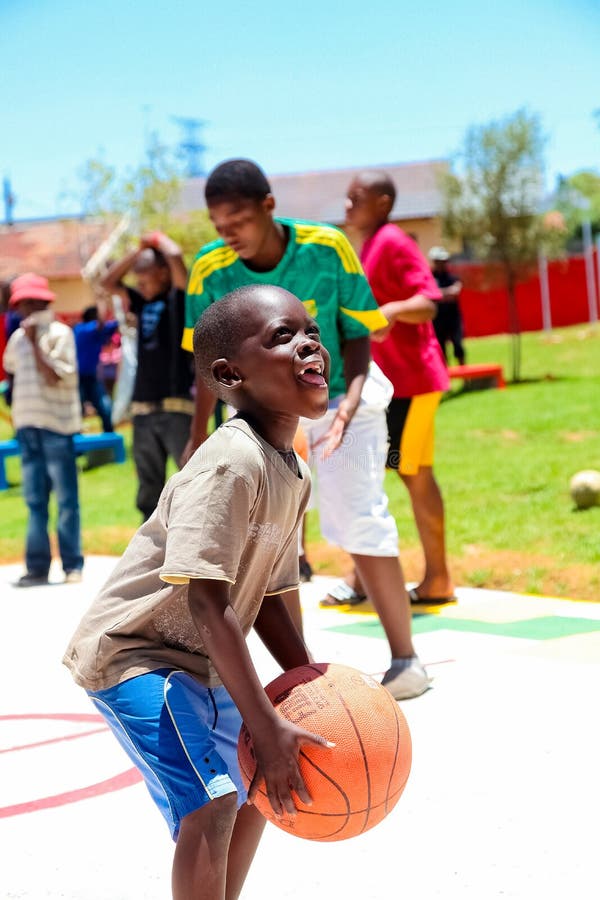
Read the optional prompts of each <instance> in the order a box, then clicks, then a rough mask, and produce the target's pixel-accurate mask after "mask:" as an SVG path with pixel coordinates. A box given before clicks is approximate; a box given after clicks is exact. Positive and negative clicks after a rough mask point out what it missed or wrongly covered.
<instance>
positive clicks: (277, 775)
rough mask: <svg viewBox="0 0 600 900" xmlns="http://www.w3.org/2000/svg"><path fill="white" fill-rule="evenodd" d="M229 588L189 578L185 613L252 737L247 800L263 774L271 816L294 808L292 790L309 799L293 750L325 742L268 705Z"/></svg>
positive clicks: (303, 798)
mask: <svg viewBox="0 0 600 900" xmlns="http://www.w3.org/2000/svg"><path fill="white" fill-rule="evenodd" d="M229 591H230V585H229V583H228V582H224V581H211V580H208V579H206V580H205V579H201V580H200V579H192V580H191V581H190V585H189V589H188V603H189V607H190V612H191V614H192V617H193V619H194V622H195V624H196V626H197V628H198V632H199V633H200V636H201V638H202V641H203V643H204V646H205V648H206V651H207V653H208V655H209V656H210V659H211V661H212V663H213V665H214V667H215V669H216V670H217V672H218V673H219V676H220V678H221V680H222V682H223V684H224V685H225V687H226V688H227V690H228V691H229V693H230V694H231V697H232V698H233V702H234V703H235V705H236V706H237V708H238V709H239V711H240V714H241V716H242V718H243V720H244V722H245V723H246V726H247V727H248V729H249V731H250V733H251V735H252V740H253V742H254V751H255V754H256V760H257V769H256V775H255V777H254V780H253V782H252V785H251V786H250V790H249V792H248V799H249V800H252V798H253V796H254V795H255V793H256V790H257V788H258V783H259V781H260V779H261V777H264V779H265V783H266V790H267V795H268V797H269V801H270V803H271V806H272V807H273V811H274V812H275V814H276V815H281V814H282V813H283V812H284V811H285V812H287V813H289V814H290V815H293V814H294V812H295V810H296V807H295V804H294V800H293V797H292V791H295V792H296V793H297V795H298V796H299V797H300V799H301V800H302V801H303V802H305V803H310V796H309V794H308V791H307V790H306V787H305V785H304V782H303V780H302V776H301V775H300V770H299V768H298V751H299V748H300V746H301V745H302V744H306V743H312V744H318V745H320V746H322V745H323V744H326V743H327V742H326V741H325V739H324V738H320V737H318V736H316V735H313V734H311V733H310V732H308V731H305V730H304V729H302V728H298V727H297V726H295V725H292V724H291V723H290V722H287V721H285V719H282V718H281V717H280V716H279V715H278V713H276V712H275V710H274V709H273V706H272V705H271V702H270V701H269V699H268V697H267V695H266V694H265V692H264V690H263V688H262V685H261V683H260V681H259V678H258V675H257V673H256V669H255V668H254V665H253V663H252V659H251V657H250V653H249V652H248V647H247V645H246V640H245V638H244V635H243V632H242V629H241V628H240V623H239V621H238V618H237V616H236V614H235V611H234V610H233V608H232V607H231V605H230V604H229Z"/></svg>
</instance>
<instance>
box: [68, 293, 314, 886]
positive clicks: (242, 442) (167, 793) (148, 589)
mask: <svg viewBox="0 0 600 900" xmlns="http://www.w3.org/2000/svg"><path fill="white" fill-rule="evenodd" d="M194 354H195V359H196V367H197V371H198V374H199V376H200V377H201V378H203V379H204V381H205V383H206V384H207V385H210V387H211V389H212V390H214V391H215V392H216V393H218V395H219V396H220V397H221V398H222V399H223V400H225V401H226V402H227V403H228V404H230V405H231V406H233V407H235V408H236V409H237V410H238V414H237V416H235V417H234V418H233V419H231V420H230V421H228V422H226V423H225V424H224V425H222V426H221V427H220V428H219V429H218V430H217V431H216V432H215V433H214V434H213V435H211V437H210V438H209V439H208V440H207V441H206V442H205V443H204V444H203V445H202V447H201V448H200V449H199V450H198V451H197V452H196V453H195V454H194V455H193V457H192V458H191V459H190V460H189V462H188V463H187V464H186V466H185V467H184V468H183V469H182V471H181V472H179V473H177V474H176V475H174V476H173V477H172V478H171V479H170V480H169V482H168V483H167V485H166V486H165V488H164V490H163V492H162V494H161V497H160V500H159V503H158V506H157V508H156V510H155V512H154V513H153V514H152V516H151V517H150V518H149V519H148V521H147V522H145V523H144V524H143V525H142V527H141V528H140V529H139V530H138V532H137V533H136V535H135V536H134V538H133V539H132V541H131V543H130V544H129V546H128V548H127V550H126V551H125V554H124V556H123V557H122V559H121V560H120V562H119V563H118V565H117V567H116V569H115V571H114V572H113V574H112V576H111V577H110V579H109V580H108V582H107V583H106V585H105V586H104V588H103V589H102V591H101V592H100V594H99V596H98V597H97V598H96V600H95V601H94V603H93V604H92V606H91V608H90V609H89V610H88V612H87V613H86V614H85V616H84V618H83V619H82V621H81V623H80V625H79V627H78V629H77V631H76V632H75V635H74V636H73V638H72V639H71V642H70V645H69V647H68V649H67V651H66V653H65V657H64V662H65V664H66V665H67V666H68V667H69V669H70V670H71V673H72V675H73V677H74V679H75V681H76V682H77V683H78V684H80V685H81V686H82V687H84V688H85V689H86V690H87V692H88V694H89V695H90V696H91V698H92V700H93V701H94V703H95V705H96V706H97V708H98V709H99V711H100V712H101V713H102V714H103V715H104V717H105V718H106V720H107V722H108V724H109V725H110V727H111V729H112V730H113V732H114V733H115V735H116V737H117V739H118V740H119V742H120V743H121V744H122V746H123V747H124V749H125V750H126V751H127V752H128V753H129V755H130V756H131V758H132V760H133V761H134V763H135V764H136V765H137V766H138V768H139V769H140V770H141V772H142V774H143V776H144V779H145V781H146V785H147V787H148V789H149V790H150V793H151V794H152V797H153V799H154V800H155V802H156V803H157V805H158V807H159V808H160V810H161V812H162V813H163V815H164V817H165V819H166V820H167V823H168V824H169V827H170V830H171V834H172V836H173V838H174V839H175V840H176V842H177V843H176V849H175V856H174V862H173V876H172V889H173V897H174V898H176V900H182V898H194V900H217V898H227V900H234V898H236V897H238V896H239V894H240V891H241V889H242V885H243V883H244V879H245V877H246V874H247V872H248V869H249V866H250V863H251V862H252V859H253V857H254V853H255V851H256V847H257V846H258V842H259V840H260V836H261V834H262V829H263V826H264V819H263V818H262V816H261V815H260V814H259V813H258V812H257V811H256V809H255V808H254V807H253V806H251V805H248V804H245V803H244V801H245V800H246V794H245V792H244V788H243V785H242V783H241V779H240V773H239V768H238V764H237V755H236V745H237V737H238V733H239V729H240V724H241V721H242V719H243V720H244V721H245V723H246V725H247V726H248V729H249V731H250V733H251V735H252V739H253V744H254V749H255V753H256V758H257V762H258V767H257V775H256V776H255V779H254V781H253V783H252V785H251V786H250V789H249V792H248V800H249V801H252V798H253V796H254V794H255V790H256V785H257V781H258V780H260V778H261V777H264V779H265V782H266V788H267V793H268V796H269V799H270V802H271V805H272V807H273V810H274V812H275V813H276V814H279V815H281V814H283V813H285V812H287V813H291V814H293V812H294V809H295V806H294V800H293V794H292V792H295V793H296V794H297V795H298V797H299V798H301V799H302V800H303V801H305V802H310V798H309V797H308V794H307V791H306V788H305V785H304V783H303V781H302V778H301V776H300V773H299V769H298V751H299V747H300V745H301V744H303V743H316V744H320V745H322V744H325V743H326V742H325V740H324V739H323V738H320V737H318V736H315V735H313V734H311V733H309V732H307V731H304V730H303V729H301V728H298V727H296V726H294V725H292V724H290V723H288V722H286V721H284V720H283V719H282V718H280V717H279V716H278V715H277V714H276V713H275V712H274V710H273V707H272V706H271V704H270V702H269V701H268V699H267V696H266V694H265V692H264V690H263V688H262V687H261V685H260V682H259V679H258V676H257V674H256V671H255V669H254V666H253V664H252V661H251V659H250V656H249V653H248V649H247V646H246V641H245V636H246V635H247V634H248V632H249V630H250V629H251V628H252V627H254V628H255V629H256V631H257V633H258V634H259V635H260V637H261V639H262V640H263V642H264V643H265V644H266V646H267V647H268V648H269V650H270V651H271V653H272V654H273V656H274V657H275V659H276V660H277V662H278V663H279V664H280V665H281V666H282V667H283V668H284V669H286V670H287V669H290V668H294V667H295V666H299V665H303V664H305V663H307V662H309V661H310V657H309V653H308V651H307V649H306V647H305V645H304V643H303V642H302V639H301V638H300V636H299V634H298V633H297V631H296V629H295V628H294V626H293V624H292V622H291V619H290V618H289V614H288V612H287V610H286V607H285V604H284V602H283V600H282V597H281V595H282V593H284V592H285V591H288V590H290V589H294V588H297V585H298V554H297V532H298V525H299V523H300V521H301V518H302V514H303V511H304V508H305V506H306V501H307V498H308V493H309V473H308V469H307V467H306V465H305V464H304V463H303V462H301V461H300V460H299V459H298V457H297V455H296V454H295V453H294V451H293V450H292V443H293V440H294V435H295V433H296V429H297V426H298V419H299V417H300V416H305V417H308V418H319V417H320V416H322V415H323V413H324V412H325V411H326V409H327V404H328V389H327V378H328V375H329V356H328V354H327V351H326V350H325V349H324V348H323V347H322V345H321V343H320V335H319V330H318V328H317V326H316V324H315V322H314V321H313V320H312V319H311V318H310V316H309V315H308V314H307V313H306V310H305V309H304V307H303V306H302V304H301V303H300V302H299V301H298V300H297V299H296V297H294V296H293V295H292V294H290V293H288V292H287V291H285V290H283V289H281V288H276V287H272V286H270V285H262V286H256V285H255V286H249V287H243V288H240V289H238V290H236V291H234V292H232V293H231V294H229V295H227V296H225V297H224V298H223V299H222V300H221V301H220V302H219V303H215V304H214V305H212V306H211V307H209V308H208V309H207V310H206V312H205V313H204V314H203V315H202V317H201V318H200V320H199V322H198V323H197V325H196V327H195V330H194ZM263 600H264V602H263Z"/></svg>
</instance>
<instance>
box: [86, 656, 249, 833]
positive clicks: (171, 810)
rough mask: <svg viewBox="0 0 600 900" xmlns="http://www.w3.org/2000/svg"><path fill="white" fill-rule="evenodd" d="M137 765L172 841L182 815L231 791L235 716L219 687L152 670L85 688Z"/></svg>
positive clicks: (236, 776) (235, 774)
mask: <svg viewBox="0 0 600 900" xmlns="http://www.w3.org/2000/svg"><path fill="white" fill-rule="evenodd" d="M89 696H90V697H91V699H92V700H93V702H94V704H95V706H96V707H97V709H98V710H99V712H101V713H102V715H103V716H104V718H105V719H106V721H107V722H108V724H109V726H110V728H111V730H112V731H113V732H114V734H115V736H116V738H117V740H118V741H119V743H120V744H121V746H122V747H123V749H124V750H125V752H126V753H127V754H128V755H129V757H130V758H131V760H132V762H133V763H134V764H135V765H136V766H137V768H138V769H139V770H140V772H141V773H142V775H143V776H144V781H145V782H146V787H147V788H148V790H149V791H150V794H151V796H152V798H153V800H154V802H155V803H156V805H157V806H158V808H159V809H160V811H161V813H162V814H163V816H164V817H165V819H166V821H167V824H168V826H169V829H170V831H171V836H172V837H173V840H177V835H178V833H179V825H180V822H181V820H182V819H183V817H184V816H187V815H188V813H191V812H194V810H196V809H199V808H200V807H202V806H204V805H205V804H206V803H209V802H210V801H211V800H215V799H216V798H217V797H223V796H224V795H225V794H231V793H233V792H235V791H237V795H238V807H239V806H241V805H242V803H244V802H245V801H246V791H245V789H244V786H243V784H242V779H241V776H240V770H239V766H238V760H237V740H238V735H239V731H240V727H241V724H242V720H241V717H240V714H239V712H238V710H237V707H236V706H235V704H234V702H233V700H232V699H231V697H230V696H229V694H228V693H227V691H226V690H225V688H224V687H217V688H207V687H204V685H202V684H201V683H200V682H199V681H197V680H196V679H195V678H192V676H191V675H188V674H187V673H186V672H180V671H174V670H172V669H158V670H156V671H154V672H148V673H147V674H145V675H138V676H137V677H135V678H130V679H129V680H127V681H123V682H122V683H121V684H117V685H115V686H114V687H112V688H108V689H107V690H105V691H89Z"/></svg>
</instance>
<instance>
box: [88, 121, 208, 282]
mask: <svg viewBox="0 0 600 900" xmlns="http://www.w3.org/2000/svg"><path fill="white" fill-rule="evenodd" d="M78 175H79V182H80V188H79V190H78V191H77V192H76V196H77V197H78V198H79V201H78V202H79V203H81V206H82V209H83V214H84V215H85V216H86V217H88V216H89V217H99V218H104V219H107V220H109V221H111V222H114V223H115V225H116V224H117V223H118V222H119V221H120V220H122V219H123V217H124V216H127V218H128V220H129V222H128V225H127V228H126V230H125V233H124V234H123V235H122V237H121V238H120V239H119V243H118V244H117V247H116V248H115V252H116V253H121V252H124V251H126V250H128V249H130V248H131V247H132V246H134V245H135V244H136V243H137V241H138V240H139V236H140V235H141V234H144V233H145V232H148V231H163V232H164V233H165V234H168V235H169V237H171V238H172V239H173V240H174V241H176V242H177V243H178V244H179V246H180V247H181V248H182V251H183V255H184V258H185V260H186V262H187V263H188V265H189V263H190V262H191V260H192V259H193V257H194V255H195V253H196V252H197V251H198V249H199V248H200V247H201V246H202V245H203V244H205V243H206V242H207V241H210V240H213V238H214V237H215V236H216V233H215V230H214V228H213V226H212V224H211V222H210V219H209V217H208V213H207V212H206V210H198V211H195V212H193V213H189V214H177V212H176V208H177V202H178V199H179V194H180V190H181V175H180V169H179V166H178V164H177V162H176V161H175V158H174V157H173V155H172V153H171V152H170V150H169V149H168V148H167V147H166V146H165V145H164V144H161V143H160V141H159V139H158V137H157V136H156V135H153V136H152V137H151V138H150V140H149V142H148V146H147V148H146V152H145V157H144V159H143V160H142V162H141V163H140V164H139V165H138V166H136V167H134V168H133V169H129V170H128V171H126V172H125V173H123V174H119V173H118V172H117V171H116V169H115V168H114V167H113V166H110V165H108V164H106V163H105V162H104V161H103V160H102V159H89V160H87V161H86V162H85V163H84V165H83V166H82V168H81V170H80V171H79V173H78Z"/></svg>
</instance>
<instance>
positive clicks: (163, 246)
mask: <svg viewBox="0 0 600 900" xmlns="http://www.w3.org/2000/svg"><path fill="white" fill-rule="evenodd" d="M147 247H150V248H153V249H154V250H159V251H160V252H161V253H163V254H164V255H165V256H177V255H179V254H180V253H181V248H180V247H179V245H178V244H176V243H175V241H172V240H171V238H170V237H168V236H167V235H166V234H163V233H162V231H151V232H149V233H148V234H144V235H143V236H142V238H141V240H140V248H141V249H142V250H143V249H146V248H147Z"/></svg>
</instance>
